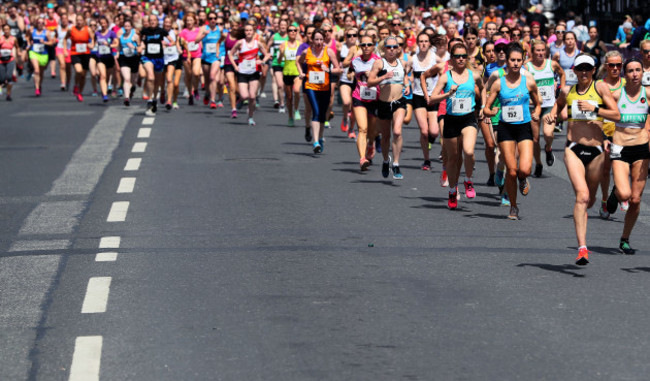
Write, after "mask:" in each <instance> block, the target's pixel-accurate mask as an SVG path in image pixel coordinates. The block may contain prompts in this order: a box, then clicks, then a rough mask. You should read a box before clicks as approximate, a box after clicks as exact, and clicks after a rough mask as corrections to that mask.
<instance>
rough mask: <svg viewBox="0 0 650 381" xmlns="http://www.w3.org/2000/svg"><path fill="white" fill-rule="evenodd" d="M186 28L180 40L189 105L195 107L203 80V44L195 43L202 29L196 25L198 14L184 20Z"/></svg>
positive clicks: (191, 14) (190, 14) (182, 31)
mask: <svg viewBox="0 0 650 381" xmlns="http://www.w3.org/2000/svg"><path fill="white" fill-rule="evenodd" d="M183 23H184V25H185V28H183V30H181V33H180V40H181V46H182V47H183V67H184V68H185V87H186V88H187V89H188V90H189V91H188V92H189V95H190V96H189V97H188V104H189V105H190V106H192V105H194V99H195V98H196V96H197V94H198V93H199V79H200V78H201V54H202V51H201V44H200V43H196V42H194V41H195V40H196V36H197V35H198V34H199V32H200V30H201V28H199V27H198V26H197V25H196V14H195V13H193V12H189V13H187V14H186V15H185V19H184V20H183Z"/></svg>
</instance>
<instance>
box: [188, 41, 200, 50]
mask: <svg viewBox="0 0 650 381" xmlns="http://www.w3.org/2000/svg"><path fill="white" fill-rule="evenodd" d="M187 50H189V51H190V52H196V51H197V50H199V44H197V43H196V42H190V43H189V44H187Z"/></svg>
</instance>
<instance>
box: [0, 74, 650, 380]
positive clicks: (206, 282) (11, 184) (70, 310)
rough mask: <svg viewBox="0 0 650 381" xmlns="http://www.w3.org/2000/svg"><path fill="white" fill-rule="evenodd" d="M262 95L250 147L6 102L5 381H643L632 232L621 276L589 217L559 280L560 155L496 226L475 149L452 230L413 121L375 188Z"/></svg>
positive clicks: (1, 255)
mask: <svg viewBox="0 0 650 381" xmlns="http://www.w3.org/2000/svg"><path fill="white" fill-rule="evenodd" d="M266 91H267V94H269V97H267V98H262V99H261V103H262V105H261V110H260V111H259V112H258V114H257V115H256V120H257V126H255V127H250V126H248V125H247V124H246V118H245V115H244V113H243V112H240V117H239V118H238V119H236V120H232V119H230V118H229V112H228V107H226V108H225V109H220V110H218V111H212V110H209V109H208V108H207V107H204V106H203V105H199V106H193V107H190V106H187V105H186V100H185V99H181V102H180V103H181V108H180V110H175V111H172V112H167V111H159V112H158V115H157V116H156V117H155V118H146V117H145V116H144V103H143V102H142V101H137V102H134V105H133V106H132V107H131V108H126V107H124V106H122V104H121V100H120V99H111V101H110V102H109V103H108V104H102V103H101V99H99V98H93V97H91V96H90V95H87V96H86V97H85V98H86V100H85V102H84V103H78V102H76V101H75V100H74V99H73V97H72V95H71V94H69V93H61V92H59V91H58V86H57V82H56V81H55V80H51V79H49V78H48V79H47V80H46V85H45V89H44V92H43V96H42V97H40V98H34V97H33V96H32V95H31V94H32V89H31V86H29V85H27V84H26V83H25V82H24V81H22V82H21V84H19V86H18V87H17V89H16V92H15V95H14V101H13V102H5V101H4V97H0V115H1V116H2V120H1V121H0V137H1V138H0V139H1V142H0V160H1V162H2V171H0V176H1V181H0V213H1V215H0V217H1V218H0V238H1V239H0V249H1V252H0V351H1V352H0V353H1V355H0V380H73V381H77V380H97V379H101V380H152V381H153V380H155V381H160V380H400V379H404V380H600V379H602V380H612V379H616V380H643V379H647V377H648V374H650V362H648V353H650V339H649V337H648V336H649V334H648V333H647V323H648V322H649V321H650V320H649V318H648V316H650V301H649V298H648V289H650V256H649V254H650V237H649V235H648V234H647V233H646V232H647V229H648V226H649V223H650V215H649V209H648V207H647V205H645V204H644V205H643V207H642V214H641V217H640V219H639V222H638V225H637V226H636V229H635V231H634V232H633V234H632V237H631V244H632V246H633V247H634V248H636V249H637V250H638V252H637V254H636V255H634V256H624V255H621V254H619V253H618V249H617V246H618V238H619V237H620V233H621V231H622V226H623V224H622V218H623V216H624V213H623V212H621V211H618V212H617V213H616V214H614V216H613V218H612V219H611V220H609V221H605V220H601V219H600V218H598V212H597V209H596V208H593V209H592V210H590V212H589V215H590V220H589V231H588V244H589V248H590V250H591V251H592V255H591V256H590V259H591V263H590V264H589V265H588V266H586V267H578V266H575V265H574V264H573V261H574V258H575V256H576V254H577V247H576V239H575V234H574V229H573V220H572V209H573V200H574V196H573V191H572V189H571V186H570V184H569V182H568V181H567V176H566V172H565V169H564V165H563V162H562V149H561V148H560V147H563V145H564V136H563V135H561V136H559V137H558V140H557V141H556V143H555V147H556V156H557V161H556V164H555V165H554V166H553V167H550V168H548V167H545V169H544V176H543V177H542V178H539V179H537V178H532V179H531V186H532V188H531V192H530V194H529V195H528V196H527V197H525V198H524V197H520V216H521V217H522V219H521V220H520V221H509V220H507V219H506V215H507V213H508V208H506V207H501V206H499V204H500V203H499V199H498V196H497V195H496V188H490V187H486V186H484V183H485V180H486V179H487V167H486V164H485V161H484V156H483V144H482V141H481V139H479V140H480V142H479V144H478V146H477V158H478V161H477V164H476V169H477V171H476V177H475V178H476V184H477V194H478V195H477V197H476V198H475V199H474V200H471V201H468V200H467V198H465V197H464V195H463V197H462V198H461V199H460V201H459V210H457V211H449V210H447V208H446V196H447V193H446V189H444V188H441V187H440V185H439V183H438V177H439V175H440V169H441V167H440V163H438V162H434V165H433V170H432V171H431V172H424V171H422V170H420V169H419V166H420V164H421V161H422V158H421V152H420V150H419V143H418V129H417V126H416V124H415V121H412V122H411V124H410V125H409V126H408V127H407V128H406V129H405V132H404V137H405V148H404V153H403V158H402V160H401V167H402V172H403V174H404V177H405V178H404V180H402V181H392V180H384V179H383V178H382V177H381V174H380V169H379V165H378V164H377V163H378V160H375V164H374V165H373V166H372V167H371V169H370V171H368V172H366V173H360V172H359V170H358V157H357V154H356V149H355V145H354V141H352V140H350V139H348V138H347V137H346V136H345V135H344V134H343V133H342V132H341V131H340V130H339V129H338V125H339V123H340V111H339V110H340V109H337V110H336V111H337V116H336V117H335V118H334V120H333V128H332V129H329V130H327V131H326V143H325V150H324V152H323V153H322V154H320V155H317V156H316V155H314V154H313V153H312V152H311V147H310V145H309V144H307V143H305V141H304V138H303V135H304V129H303V127H302V125H303V121H300V122H297V125H298V126H300V127H295V128H289V127H286V124H285V122H286V119H285V118H286V115H280V114H278V113H277V110H275V109H273V108H272V99H271V97H270V85H269V86H267V90H266ZM242 111H243V110H242ZM439 151H440V147H439V145H438V144H436V145H435V147H434V149H433V157H437V155H438V153H439Z"/></svg>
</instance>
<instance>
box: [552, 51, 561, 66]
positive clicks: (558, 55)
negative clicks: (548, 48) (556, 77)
mask: <svg viewBox="0 0 650 381" xmlns="http://www.w3.org/2000/svg"><path fill="white" fill-rule="evenodd" d="M552 59H553V61H555V62H558V63H559V62H560V52H557V53H555V54H553V58H552Z"/></svg>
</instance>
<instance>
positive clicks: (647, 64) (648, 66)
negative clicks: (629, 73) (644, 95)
mask: <svg viewBox="0 0 650 381" xmlns="http://www.w3.org/2000/svg"><path fill="white" fill-rule="evenodd" d="M639 50H641V60H642V63H643V79H642V80H641V81H642V82H641V83H642V84H643V86H650V40H643V41H641V42H640V43H639Z"/></svg>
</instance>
